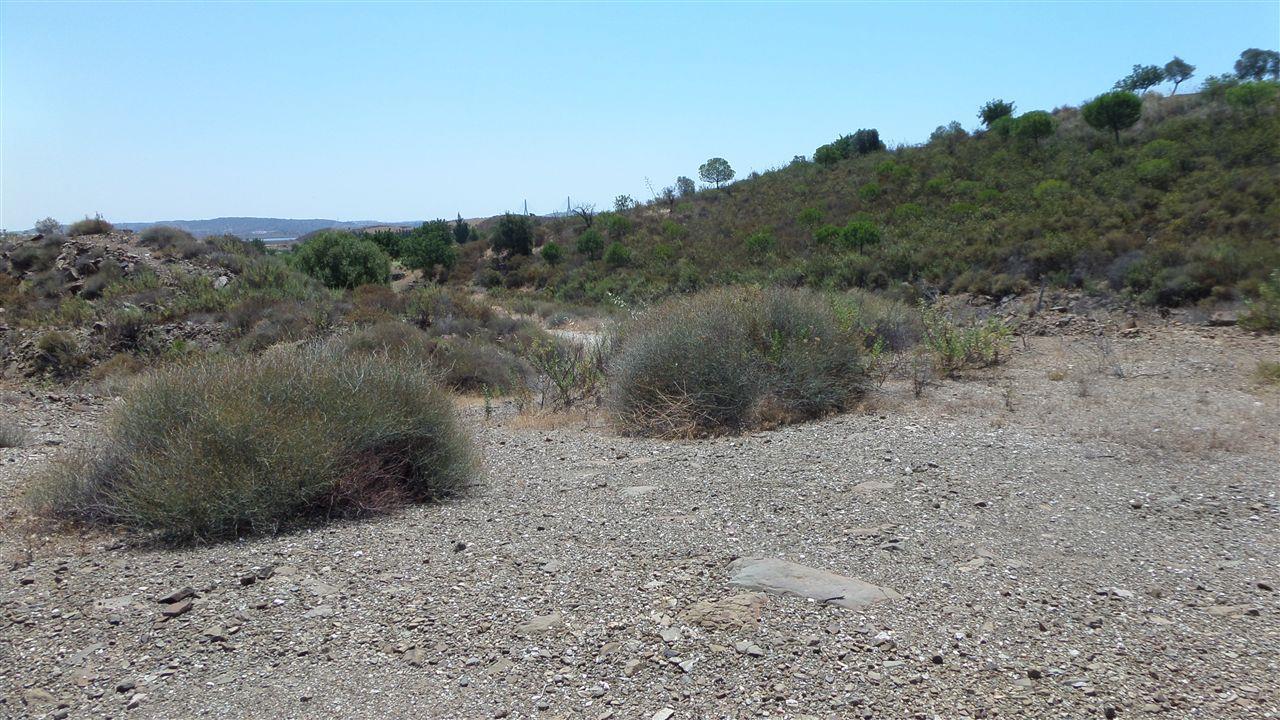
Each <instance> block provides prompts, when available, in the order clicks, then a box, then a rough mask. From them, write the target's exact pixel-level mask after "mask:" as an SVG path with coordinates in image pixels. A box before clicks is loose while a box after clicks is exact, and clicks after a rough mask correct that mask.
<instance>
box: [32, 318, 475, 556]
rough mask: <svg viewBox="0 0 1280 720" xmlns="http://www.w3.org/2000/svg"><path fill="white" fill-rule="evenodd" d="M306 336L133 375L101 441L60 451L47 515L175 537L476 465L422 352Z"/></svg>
mask: <svg viewBox="0 0 1280 720" xmlns="http://www.w3.org/2000/svg"><path fill="white" fill-rule="evenodd" d="M338 350H339V349H338V348H336V347H334V346H333V345H332V344H331V343H330V344H319V343H311V344H306V345H303V346H299V347H293V348H288V349H282V350H279V351H277V352H274V353H270V354H268V355H267V356H258V357H240V358H220V359H206V360H201V361H198V362H195V363H193V364H190V365H187V366H184V367H177V368H173V369H170V370H168V371H166V372H163V373H160V374H157V375H155V376H152V377H150V378H148V379H146V380H145V381H143V382H141V384H140V385H139V386H137V387H136V388H135V389H134V391H133V392H132V393H131V394H130V395H129V396H128V397H126V398H125V400H124V402H123V404H122V405H121V406H119V407H118V408H117V409H116V411H115V412H114V414H113V415H112V417H111V420H110V422H109V425H108V427H107V431H106V437H105V438H104V440H105V442H104V444H103V447H102V450H101V452H100V453H98V454H96V455H94V456H91V457H90V456H82V457H79V458H75V459H72V460H68V461H65V462H63V463H60V464H58V465H55V466H54V467H53V468H52V469H51V470H50V471H48V472H47V473H46V474H45V475H44V476H43V477H42V478H40V479H39V480H38V482H37V484H36V485H35V488H34V489H33V492H32V494H31V498H30V499H31V501H32V503H33V504H34V506H35V507H36V508H37V509H38V510H39V511H40V512H42V513H45V514H47V515H50V516H54V517H59V518H65V519H73V520H79V521H84V522H90V523H95V524H105V525H121V526H124V527H127V528H130V529H133V530H138V531H143V532H154V533H157V534H159V535H160V536H162V537H164V538H167V539H170V540H177V541H191V540H202V539H219V538H231V537H235V536H237V535H240V534H243V533H251V532H273V531H276V530H277V529H279V528H281V527H286V526H289V525H292V524H294V523H296V522H298V521H300V520H302V519H306V518H329V517H335V516H358V515H365V514H368V513H371V512H377V511H381V510H385V509H388V508H391V507H394V506H397V505H399V504H402V503H405V502H409V501H421V500H427V499H431V498H437V497H441V496H444V495H447V494H449V493H451V492H454V491H456V490H457V489H459V488H460V487H461V486H462V485H463V484H464V483H466V482H467V481H468V480H469V479H470V477H471V475H472V473H473V468H474V465H473V456H472V450H471V446H470V441H469V439H468V438H467V436H466V434H465V433H464V431H463V430H462V428H461V427H460V426H459V423H458V421H457V420H456V419H455V417H454V412H453V406H452V402H451V400H450V399H449V398H448V397H447V396H446V395H445V394H444V393H442V392H441V391H440V390H438V389H437V388H436V387H435V385H434V384H433V382H432V381H431V379H430V376H429V375H427V374H424V373H422V372H421V370H420V368H418V367H417V366H415V365H413V364H410V363H406V362H402V361H397V360H395V359H391V358H389V357H387V356H385V355H384V356H378V355H362V356H352V355H347V354H344V353H342V352H340V351H338Z"/></svg>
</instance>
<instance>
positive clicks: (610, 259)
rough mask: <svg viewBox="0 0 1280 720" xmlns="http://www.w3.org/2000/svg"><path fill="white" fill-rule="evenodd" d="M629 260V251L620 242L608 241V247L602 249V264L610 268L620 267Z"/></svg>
mask: <svg viewBox="0 0 1280 720" xmlns="http://www.w3.org/2000/svg"><path fill="white" fill-rule="evenodd" d="M630 262H631V251H630V250H628V249H627V246H626V245H623V244H622V243H620V242H613V243H610V244H609V249H607V250H605V251H604V264H605V265H608V266H609V267H611V268H618V267H622V266H623V265H626V264H628V263H630Z"/></svg>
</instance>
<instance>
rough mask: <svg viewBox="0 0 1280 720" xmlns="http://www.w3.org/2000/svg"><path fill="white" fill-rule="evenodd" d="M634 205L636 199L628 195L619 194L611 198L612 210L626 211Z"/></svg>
mask: <svg viewBox="0 0 1280 720" xmlns="http://www.w3.org/2000/svg"><path fill="white" fill-rule="evenodd" d="M635 206H636V201H635V199H634V198H632V197H631V196H630V195H619V196H618V197H616V198H614V199H613V211H614V212H620V213H621V212H626V211H628V210H630V209H631V208H634V207H635Z"/></svg>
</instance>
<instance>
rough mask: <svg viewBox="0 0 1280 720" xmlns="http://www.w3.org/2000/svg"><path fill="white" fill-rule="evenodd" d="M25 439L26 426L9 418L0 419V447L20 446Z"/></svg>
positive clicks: (26, 436) (24, 442)
mask: <svg viewBox="0 0 1280 720" xmlns="http://www.w3.org/2000/svg"><path fill="white" fill-rule="evenodd" d="M27 439H28V435H27V431H26V428H24V427H22V426H21V425H18V424H17V423H15V422H13V421H11V420H0V448H14V447H22V446H23V445H26V444H27Z"/></svg>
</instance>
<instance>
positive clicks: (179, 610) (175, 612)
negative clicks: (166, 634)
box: [160, 598, 193, 618]
mask: <svg viewBox="0 0 1280 720" xmlns="http://www.w3.org/2000/svg"><path fill="white" fill-rule="evenodd" d="M192 607H193V603H192V601H191V598H187V599H186V600H182V601H180V602H176V603H173V604H172V605H165V606H164V607H163V608H161V609H160V614H161V615H163V616H165V617H167V618H175V617H178V616H179V615H183V614H185V613H186V612H187V611H189V610H190V609H191V608H192Z"/></svg>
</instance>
